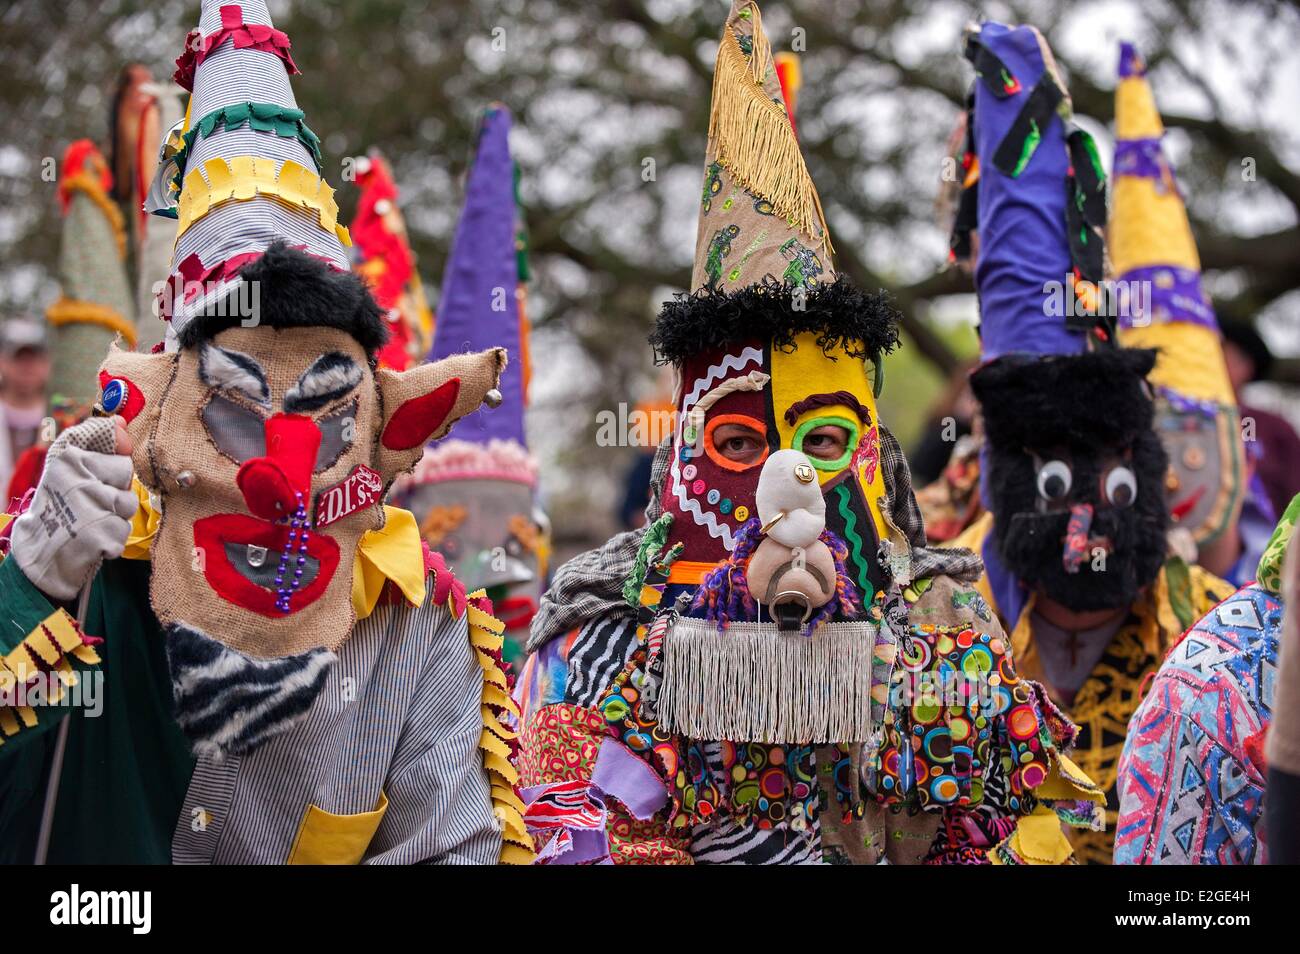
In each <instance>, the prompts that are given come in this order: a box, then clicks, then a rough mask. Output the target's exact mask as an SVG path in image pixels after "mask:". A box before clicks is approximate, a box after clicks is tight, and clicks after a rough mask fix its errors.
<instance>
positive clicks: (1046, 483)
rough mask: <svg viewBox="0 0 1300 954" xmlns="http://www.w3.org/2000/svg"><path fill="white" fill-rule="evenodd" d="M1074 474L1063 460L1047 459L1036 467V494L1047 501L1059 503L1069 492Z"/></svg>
mask: <svg viewBox="0 0 1300 954" xmlns="http://www.w3.org/2000/svg"><path fill="white" fill-rule="evenodd" d="M1073 483H1074V474H1073V473H1072V472H1071V470H1070V465H1069V464H1067V463H1066V462H1065V461H1063V460H1049V461H1048V462H1047V463H1046V464H1044V465H1043V466H1042V467H1040V468H1038V496H1040V497H1042V498H1043V499H1044V500H1046V501H1047V502H1048V503H1061V502H1063V501H1064V500H1065V498H1066V496H1068V495H1069V493H1070V487H1071V486H1072V485H1073Z"/></svg>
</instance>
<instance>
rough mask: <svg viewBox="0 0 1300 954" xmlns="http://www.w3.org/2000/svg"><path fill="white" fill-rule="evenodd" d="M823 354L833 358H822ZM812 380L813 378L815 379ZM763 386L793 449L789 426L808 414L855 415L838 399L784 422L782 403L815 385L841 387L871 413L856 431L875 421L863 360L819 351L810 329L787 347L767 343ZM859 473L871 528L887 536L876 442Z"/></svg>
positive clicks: (822, 474) (784, 441)
mask: <svg viewBox="0 0 1300 954" xmlns="http://www.w3.org/2000/svg"><path fill="white" fill-rule="evenodd" d="M828 357H831V358H834V359H835V360H834V361H830V360H827V358H828ZM812 382H816V383H815V385H814V384H813V383H812ZM768 387H769V388H770V389H771V392H772V409H773V412H774V414H775V416H776V429H777V433H778V434H779V435H780V438H781V447H782V448H788V447H793V448H794V449H795V450H801V449H802V448H798V447H794V436H795V432H796V431H798V429H799V426H800V425H801V424H803V423H804V422H805V421H808V420H810V419H812V418H815V417H828V416H834V417H844V418H848V419H849V420H851V421H857V420H858V415H857V412H856V411H855V410H854V409H853V408H850V407H848V406H847V405H844V404H831V405H826V406H823V407H817V408H813V409H811V410H808V411H804V412H803V413H802V414H800V415H799V416H798V417H797V418H795V422H794V423H793V424H789V423H787V422H786V419H785V412H786V409H787V408H788V407H790V406H791V405H792V404H794V403H796V402H797V401H802V400H803V399H804V398H807V397H808V396H809V395H810V394H812V393H815V392H814V391H813V388H814V387H815V388H816V390H817V391H819V392H823V393H835V392H837V391H847V392H849V393H850V394H852V395H853V396H854V397H855V398H857V399H858V401H859V402H860V403H861V404H862V406H863V407H865V408H866V409H867V411H868V412H869V413H870V414H871V420H870V422H866V423H861V422H860V423H859V427H860V428H861V433H866V431H867V430H869V429H870V428H871V427H872V426H878V425H879V423H880V415H879V412H878V411H877V410H876V398H875V395H874V394H872V388H871V378H870V373H869V372H868V365H867V363H866V362H864V361H863V360H862V359H860V358H851V357H849V355H848V354H847V353H846V352H845V350H844V348H842V347H838V348H832V349H831V351H830V352H829V354H828V355H826V354H823V353H822V349H821V346H820V345H818V344H817V336H816V335H815V334H812V333H811V332H806V333H804V334H801V335H797V336H796V337H795V348H794V350H793V351H783V350H781V349H778V348H773V349H772V380H771V381H770V382H769V384H768ZM859 437H861V434H859ZM847 466H852V464H851V463H850V464H849V465H847ZM841 473H843V468H841V469H840V470H838V471H830V470H820V469H819V470H818V471H817V476H818V479H819V481H820V482H821V483H822V484H823V485H824V484H825V483H826V482H827V481H829V480H831V479H833V478H834V477H836V476H837V475H838V474H841ZM865 477H866V475H865V474H863V473H859V474H858V475H857V478H858V483H859V485H860V486H861V487H862V491H863V496H865V497H866V500H867V504H868V506H869V507H870V509H871V517H872V520H873V521H874V522H875V525H876V533H877V534H878V535H879V537H880V539H881V540H886V539H888V538H889V528H888V526H887V525H886V523H885V520H884V517H883V516H882V515H881V501H882V499H883V498H884V496H885V475H884V469H883V468H882V467H881V465H880V453H879V448H878V447H877V453H876V466H875V469H874V472H873V473H872V474H871V479H870V480H867V479H865Z"/></svg>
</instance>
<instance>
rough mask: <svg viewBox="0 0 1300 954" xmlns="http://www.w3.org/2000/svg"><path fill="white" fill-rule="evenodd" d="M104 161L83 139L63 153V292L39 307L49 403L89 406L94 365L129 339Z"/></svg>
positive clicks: (131, 329) (120, 242) (94, 390)
mask: <svg viewBox="0 0 1300 954" xmlns="http://www.w3.org/2000/svg"><path fill="white" fill-rule="evenodd" d="M111 188H112V176H111V174H110V173H109V170H108V164H107V163H106V162H105V161H104V157H103V156H102V155H101V154H100V152H99V150H98V149H97V148H96V147H95V144H94V143H92V142H91V141H90V140H88V139H82V140H79V141H77V142H74V143H72V145H70V146H69V147H68V149H67V151H66V152H65V153H64V156H63V165H62V176H61V178H60V180H59V201H60V203H61V205H62V208H63V242H62V247H61V250H60V253H59V272H60V276H61V279H62V285H63V294H62V297H60V298H59V300H58V301H56V302H55V303H54V304H53V305H51V306H50V307H49V309H48V310H47V311H46V320H47V321H48V323H49V324H50V326H51V328H52V334H51V344H50V351H51V357H52V362H53V367H52V369H51V372H50V384H49V393H50V397H51V400H52V402H53V403H55V404H56V405H63V406H71V407H75V408H88V407H89V406H90V405H91V404H93V403H94V401H95V399H96V398H97V397H98V396H99V378H98V370H99V365H100V362H102V361H103V360H104V355H106V354H107V353H108V348H109V345H110V344H111V343H112V342H113V340H114V339H115V338H116V337H117V336H118V335H121V336H122V337H123V339H125V341H126V342H127V343H128V344H129V345H131V346H134V345H135V323H134V321H132V320H131V316H132V314H133V313H134V304H133V302H132V298H131V289H130V285H129V284H128V282H127V277H126V265H125V256H126V228H125V223H124V222H123V219H122V213H121V211H120V210H119V209H118V207H117V205H116V204H114V202H113V200H112V199H111V198H109V190H110V189H111Z"/></svg>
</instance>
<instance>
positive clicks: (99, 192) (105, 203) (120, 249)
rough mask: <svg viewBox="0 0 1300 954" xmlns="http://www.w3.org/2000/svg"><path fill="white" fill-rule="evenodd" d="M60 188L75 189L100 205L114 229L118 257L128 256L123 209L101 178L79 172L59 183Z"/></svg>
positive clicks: (100, 209) (68, 190) (67, 190)
mask: <svg viewBox="0 0 1300 954" xmlns="http://www.w3.org/2000/svg"><path fill="white" fill-rule="evenodd" d="M59 188H60V189H62V190H63V191H64V192H66V193H69V194H71V193H72V192H74V191H76V192H81V193H84V194H85V196H86V197H87V198H88V199H90V201H91V202H93V203H95V205H97V206H99V211H101V212H103V213H104V218H106V219H108V224H109V226H111V227H112V229H113V238H114V239H116V240H117V257H118V258H119V259H122V258H126V222H125V220H123V218H122V210H121V209H119V208H118V207H117V203H115V202H114V201H113V200H112V199H110V198H109V197H108V193H106V192H105V191H104V189H103V187H102V186H100V184H99V179H98V178H97V177H96V176H93V175H91V174H90V173H89V172H78V173H77V174H76V175H72V176H67V177H66V178H65V179H64V180H63V181H62V182H61V183H59Z"/></svg>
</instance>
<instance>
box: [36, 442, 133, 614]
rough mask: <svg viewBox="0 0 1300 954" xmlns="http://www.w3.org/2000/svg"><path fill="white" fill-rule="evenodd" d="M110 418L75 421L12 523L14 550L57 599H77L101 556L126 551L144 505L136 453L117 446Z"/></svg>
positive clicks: (48, 457) (110, 556) (43, 588)
mask: <svg viewBox="0 0 1300 954" xmlns="http://www.w3.org/2000/svg"><path fill="white" fill-rule="evenodd" d="M115 430H116V429H115V426H114V424H113V420H112V418H107V417H96V418H91V419H90V420H88V421H84V422H83V423H81V424H78V425H77V426H76V427H70V428H68V429H67V430H66V431H64V432H63V433H62V434H60V435H59V437H58V438H57V439H56V440H55V441H54V443H53V444H52V445H51V446H50V450H49V453H47V454H46V456H45V472H44V473H43V474H42V475H41V481H40V483H39V484H37V485H36V494H35V496H34V497H33V498H32V505H31V507H30V508H29V509H28V510H27V512H26V513H24V514H23V515H22V516H21V517H19V518H18V519H17V520H15V521H14V524H13V535H12V537H11V549H10V556H11V558H12V559H14V560H17V561H18V566H19V567H20V568H21V569H22V571H23V575H24V576H26V577H27V579H28V580H30V581H31V583H32V584H33V585H34V586H35V587H36V588H37V589H38V590H40V591H41V592H42V593H44V594H45V595H46V596H48V597H51V598H52V599H53V600H56V601H60V602H67V601H70V600H72V599H74V598H75V597H76V595H77V593H78V592H79V591H80V590H81V588H82V586H84V585H85V583H86V581H87V580H89V579H90V577H91V576H92V575H93V574H94V572H95V569H96V568H97V567H98V566H99V563H100V561H102V560H105V559H113V558H115V557H118V556H121V555H122V548H123V547H124V546H125V545H126V538H127V535H128V534H129V533H130V530H131V522H130V521H131V517H132V516H134V515H135V510H136V505H137V503H138V501H137V499H136V496H135V494H134V493H133V492H132V490H131V458H130V457H129V456H127V455H125V454H117V453H115V452H114V447H115V436H116V435H115Z"/></svg>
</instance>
